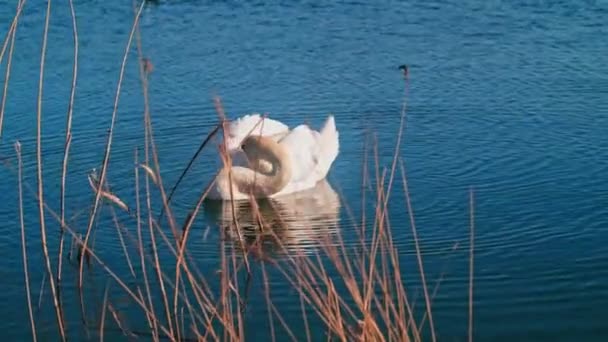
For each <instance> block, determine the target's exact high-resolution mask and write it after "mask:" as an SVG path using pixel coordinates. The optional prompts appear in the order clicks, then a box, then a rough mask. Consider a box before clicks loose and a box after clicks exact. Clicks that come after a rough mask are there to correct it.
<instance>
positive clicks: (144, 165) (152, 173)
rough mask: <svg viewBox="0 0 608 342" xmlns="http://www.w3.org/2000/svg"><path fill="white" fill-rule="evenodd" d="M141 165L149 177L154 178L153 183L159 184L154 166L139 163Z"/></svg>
mask: <svg viewBox="0 0 608 342" xmlns="http://www.w3.org/2000/svg"><path fill="white" fill-rule="evenodd" d="M139 166H140V167H141V168H142V169H144V170H145V171H146V173H147V174H148V177H150V178H151V179H152V183H154V184H155V185H156V186H158V178H157V177H156V173H155V172H154V170H152V168H151V167H149V166H148V165H146V164H139Z"/></svg>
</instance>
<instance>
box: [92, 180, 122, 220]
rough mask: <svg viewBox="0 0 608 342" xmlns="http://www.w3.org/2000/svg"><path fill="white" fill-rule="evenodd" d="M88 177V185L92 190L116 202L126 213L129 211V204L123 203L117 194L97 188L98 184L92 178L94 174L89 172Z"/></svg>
mask: <svg viewBox="0 0 608 342" xmlns="http://www.w3.org/2000/svg"><path fill="white" fill-rule="evenodd" d="M88 179H89V185H90V186H91V188H92V189H93V191H94V192H95V193H100V194H101V197H103V198H105V199H107V200H108V201H110V202H112V203H114V204H116V205H117V206H119V207H120V208H121V209H123V210H124V211H126V212H127V213H130V212H131V210H130V209H129V206H127V205H126V204H125V202H123V201H122V200H121V199H120V198H118V196H116V195H114V194H112V193H111V192H109V191H106V190H103V189H101V190H100V189H98V188H99V184H96V183H97V180H96V179H94V176H93V175H91V174H89V176H88Z"/></svg>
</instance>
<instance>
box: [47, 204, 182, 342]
mask: <svg viewBox="0 0 608 342" xmlns="http://www.w3.org/2000/svg"><path fill="white" fill-rule="evenodd" d="M44 207H45V209H46V211H47V212H48V213H49V214H51V215H52V216H53V218H55V219H56V220H58V221H59V219H60V218H59V215H58V214H57V213H56V212H55V211H54V210H53V209H52V208H50V207H49V206H48V204H47V203H46V202H45V203H44ZM65 231H66V232H67V233H68V234H69V235H70V236H72V237H73V239H74V242H75V243H76V245H77V246H78V247H79V248H82V250H83V253H87V254H88V255H89V256H90V258H91V259H92V260H93V261H95V262H96V263H97V264H99V266H100V267H101V268H102V269H103V270H104V271H105V272H106V273H107V274H108V275H109V276H110V277H111V278H112V279H114V281H116V283H117V284H118V285H120V287H121V288H122V289H123V290H124V291H125V292H126V293H127V295H129V297H131V298H132V299H133V300H134V301H135V303H136V304H137V305H138V306H139V307H141V308H142V309H143V310H144V311H145V312H146V313H147V314H150V315H151V317H152V318H153V319H154V320H155V321H156V322H157V324H158V326H159V328H160V329H161V330H162V331H163V332H164V333H165V334H166V335H167V337H168V338H169V339H170V340H171V341H175V338H174V337H173V335H172V334H171V332H170V331H169V329H168V328H166V327H165V326H164V325H162V323H161V322H160V321H159V320H158V319H157V318H156V316H154V313H153V312H150V311H149V309H148V308H147V307H146V304H145V303H144V302H142V301H141V299H140V298H139V297H138V296H137V295H136V294H135V293H134V292H133V291H132V290H131V289H130V288H129V286H127V284H125V282H124V281H122V279H121V278H120V277H119V276H118V275H117V274H116V273H115V272H114V271H112V269H111V268H110V267H109V266H108V265H106V264H105V263H104V262H103V260H101V258H100V257H99V256H98V255H97V254H96V253H95V251H94V250H93V249H92V248H91V247H89V246H88V245H85V244H84V240H83V239H82V238H80V237H79V236H78V234H77V233H76V232H75V231H74V229H72V228H71V227H70V226H69V225H65Z"/></svg>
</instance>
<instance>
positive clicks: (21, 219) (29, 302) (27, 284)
mask: <svg viewBox="0 0 608 342" xmlns="http://www.w3.org/2000/svg"><path fill="white" fill-rule="evenodd" d="M15 152H16V153H17V164H18V170H19V171H18V191H19V223H20V225H21V250H22V252H23V275H24V277H25V293H26V296H27V309H28V313H29V316H30V325H31V328H32V340H33V341H34V342H36V341H37V336H36V335H37V334H36V324H35V323H34V310H33V308H32V297H31V291H30V275H29V268H28V263H27V247H26V244H25V220H24V214H23V185H22V182H23V162H22V161H21V143H19V142H18V141H17V142H16V143H15Z"/></svg>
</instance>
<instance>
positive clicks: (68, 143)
mask: <svg viewBox="0 0 608 342" xmlns="http://www.w3.org/2000/svg"><path fill="white" fill-rule="evenodd" d="M69 5H70V14H71V17H72V36H73V40H74V64H73V68H72V85H71V87H70V101H69V103H68V113H67V120H66V125H65V146H64V150H63V162H62V165H61V189H60V194H59V207H60V213H59V214H60V216H61V221H60V225H61V229H60V233H59V235H60V236H59V251H58V252H57V289H58V291H59V293H60V295H59V301H60V304H61V301H62V296H61V275H62V268H63V245H64V233H63V225H64V224H65V184H66V177H67V172H68V159H69V153H70V146H71V143H72V114H73V111H74V98H75V96H76V79H77V76H78V27H77V24H76V12H75V10H74V2H73V0H69Z"/></svg>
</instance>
